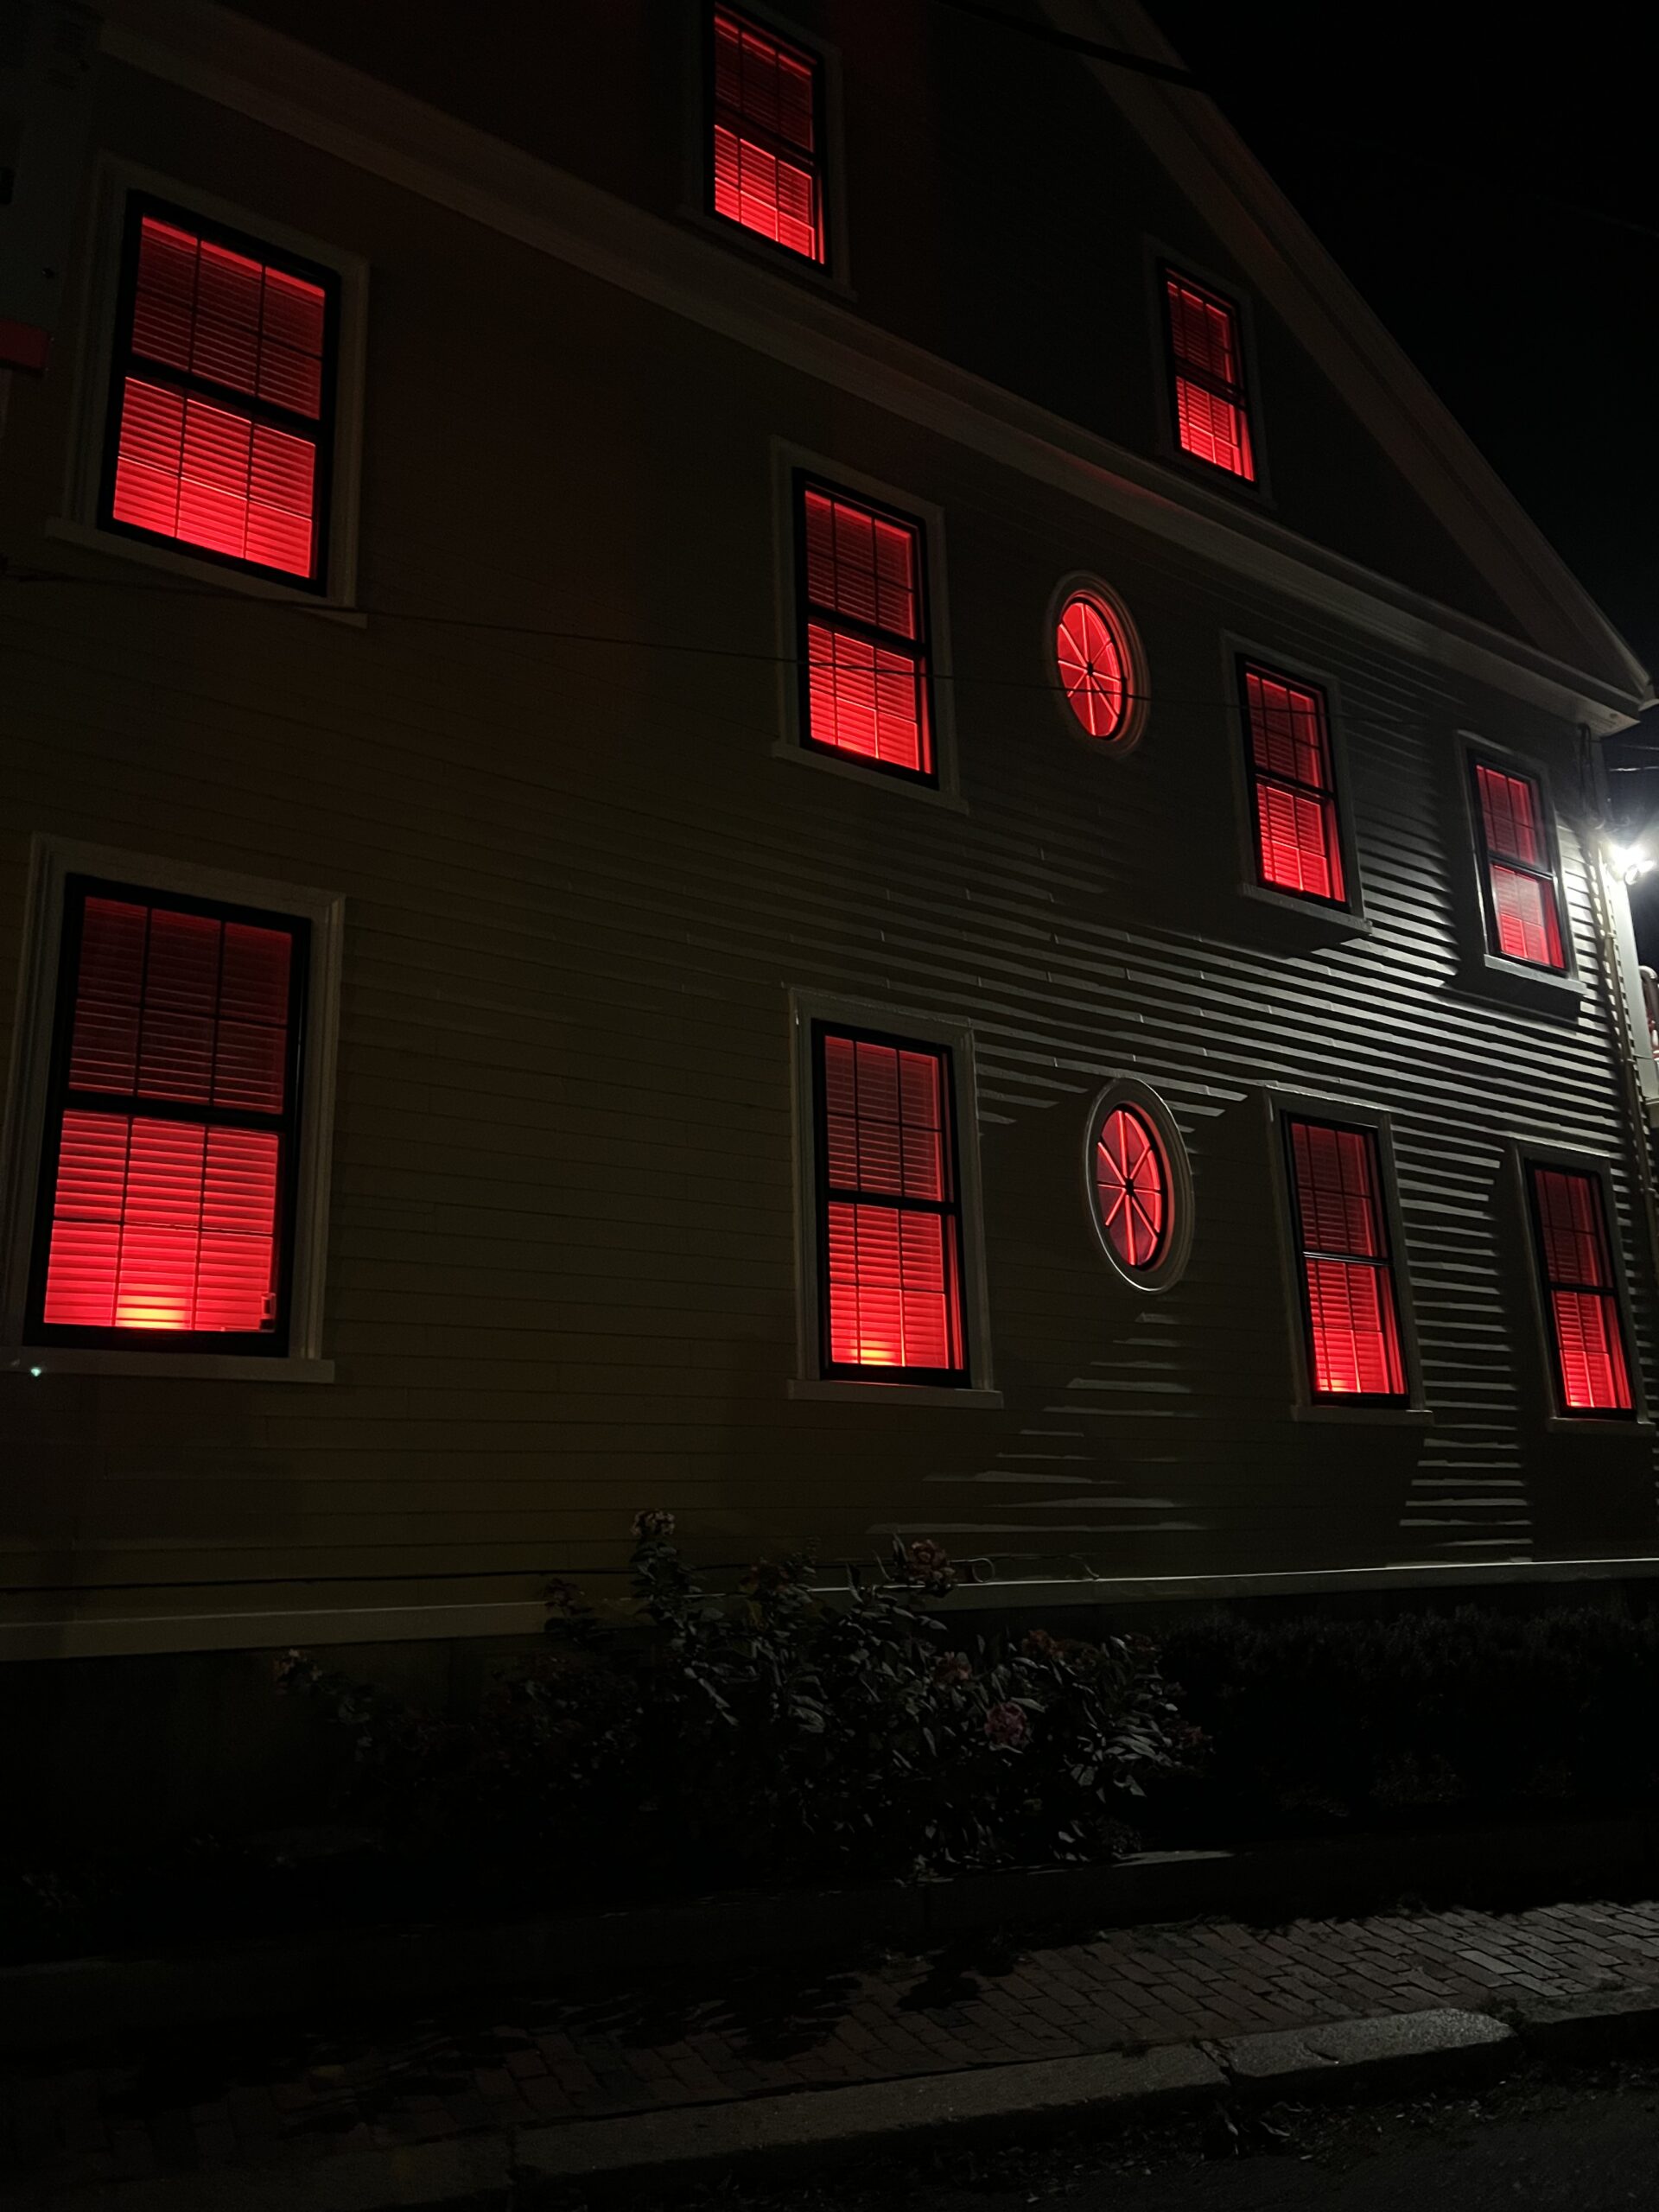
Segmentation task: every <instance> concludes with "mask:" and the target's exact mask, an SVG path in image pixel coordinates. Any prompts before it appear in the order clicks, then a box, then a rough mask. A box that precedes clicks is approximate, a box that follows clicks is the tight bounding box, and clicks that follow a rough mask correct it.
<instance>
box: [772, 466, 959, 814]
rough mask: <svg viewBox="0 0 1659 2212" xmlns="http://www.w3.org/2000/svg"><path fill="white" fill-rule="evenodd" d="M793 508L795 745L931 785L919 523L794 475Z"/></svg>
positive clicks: (933, 749) (923, 551)
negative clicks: (797, 698)
mask: <svg viewBox="0 0 1659 2212" xmlns="http://www.w3.org/2000/svg"><path fill="white" fill-rule="evenodd" d="M793 503H794V523H795V590H796V602H797V628H796V636H797V648H796V649H797V657H798V660H799V664H800V682H801V689H800V727H801V736H802V741H803V743H804V745H805V746H807V747H809V748H810V749H811V750H813V751H815V752H818V753H825V754H829V755H833V756H835V757H836V758H838V759H841V760H851V761H855V762H857V763H858V764H860V765H861V766H865V767H868V768H871V769H875V770H879V771H880V772H882V773H884V774H887V775H891V776H894V777H899V778H902V779H905V780H906V781H909V782H913V783H919V784H928V785H937V784H938V747H937V739H936V734H935V724H934V707H933V687H932V669H931V647H930V640H929V613H928V594H927V536H926V531H925V528H924V526H923V524H922V523H921V522H920V521H919V520H918V519H917V518H915V517H913V516H910V515H905V514H901V513H899V512H898V511H897V510H896V509H893V508H889V507H886V506H883V505H879V504H877V503H876V502H875V501H874V500H871V499H867V498H865V497H863V496H862V495H860V494H855V493H850V492H847V491H843V490H842V489H840V488H839V487H838V486H835V485H833V484H830V483H829V482H826V481H823V480H820V479H817V478H816V477H813V476H810V475H806V474H797V475H796V476H795V479H794V488H793Z"/></svg>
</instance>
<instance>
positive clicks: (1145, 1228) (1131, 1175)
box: [1095, 1106, 1170, 1274]
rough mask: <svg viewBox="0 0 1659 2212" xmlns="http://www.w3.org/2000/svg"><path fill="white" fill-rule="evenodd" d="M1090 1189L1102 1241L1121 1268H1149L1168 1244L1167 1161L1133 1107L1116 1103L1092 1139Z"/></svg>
mask: <svg viewBox="0 0 1659 2212" xmlns="http://www.w3.org/2000/svg"><path fill="white" fill-rule="evenodd" d="M1095 1190H1096V1195H1097V1196H1098V1198H1099V1201H1100V1225H1101V1227H1102V1228H1103V1230H1105V1232H1106V1241H1107V1243H1109V1245H1110V1246H1111V1248H1112V1250H1113V1251H1114V1252H1115V1253H1116V1255H1117V1257H1118V1258H1119V1260H1121V1261H1122V1263H1123V1265H1124V1266H1125V1267H1126V1268H1131V1269H1133V1270H1134V1271H1135V1273H1137V1274H1143V1273H1145V1272H1146V1271H1147V1269H1148V1268H1155V1267H1156V1266H1157V1264H1158V1262H1159V1261H1160V1260H1161V1259H1162V1258H1163V1256H1164V1254H1165V1252H1166V1250H1167V1249H1168V1246H1169V1230H1170V1197H1169V1166H1168V1163H1167V1162H1166V1160H1165V1158H1164V1148H1163V1147H1162V1145H1160V1143H1159V1141H1158V1135H1157V1132H1156V1130H1155V1129H1154V1128H1153V1126H1152V1124H1151V1122H1148V1121H1147V1118H1146V1116H1145V1115H1143V1114H1138V1113H1137V1112H1136V1111H1135V1108H1134V1107H1133V1106H1116V1107H1114V1108H1113V1109H1112V1111H1111V1112H1110V1113H1109V1114H1108V1116H1106V1119H1105V1120H1104V1122H1102V1124H1101V1127H1100V1133H1099V1135H1097V1136H1096V1139H1095Z"/></svg>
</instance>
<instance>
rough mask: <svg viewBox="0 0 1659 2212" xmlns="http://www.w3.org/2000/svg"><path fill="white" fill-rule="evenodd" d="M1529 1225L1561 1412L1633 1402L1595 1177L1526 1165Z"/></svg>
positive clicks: (1613, 1410) (1626, 1409) (1623, 1409)
mask: <svg viewBox="0 0 1659 2212" xmlns="http://www.w3.org/2000/svg"><path fill="white" fill-rule="evenodd" d="M1527 1179H1528V1183H1529V1186H1530V1189H1531V1192H1532V1209H1533V1230H1534V1235H1535V1242H1536V1246H1537V1252H1538V1261H1539V1267H1540V1269H1541V1274H1542V1276H1543V1283H1544V1294H1545V1300H1546V1303H1547V1306H1548V1315H1549V1328H1550V1337H1551V1341H1552V1349H1553V1351H1554V1360H1555V1383H1556V1391H1557V1395H1558V1398H1559V1402H1560V1409H1561V1411H1562V1412H1563V1413H1566V1414H1628V1413H1630V1411H1631V1410H1632V1402H1631V1397H1630V1368H1629V1364H1628V1363H1627V1361H1626V1359H1625V1356H1624V1319H1623V1315H1622V1313H1621V1311H1620V1306H1619V1300H1618V1286H1617V1285H1616V1283H1615V1282H1614V1280H1613V1265H1612V1255H1611V1251H1610V1250H1609V1248H1608V1242H1607V1217H1606V1208H1605V1201H1604V1197H1603V1191H1602V1183H1601V1178H1600V1177H1599V1175H1590V1174H1584V1173H1574V1172H1573V1171H1572V1170H1569V1169H1567V1168H1558V1167H1541V1166H1529V1167H1528V1170H1527Z"/></svg>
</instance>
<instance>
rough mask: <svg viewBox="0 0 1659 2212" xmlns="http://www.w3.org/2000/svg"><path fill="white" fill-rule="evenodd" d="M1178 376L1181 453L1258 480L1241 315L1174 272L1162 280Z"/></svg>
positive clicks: (1176, 424) (1177, 420)
mask: <svg viewBox="0 0 1659 2212" xmlns="http://www.w3.org/2000/svg"><path fill="white" fill-rule="evenodd" d="M1164 301H1165V309H1166V315H1167V318H1168V330H1169V346H1170V354H1171V358H1172V360H1173V370H1174V378H1175V430H1176V435H1177V437H1178V438H1179V442H1180V447H1181V450H1182V452H1183V453H1189V454H1192V456H1193V458H1194V459H1195V460H1198V461H1208V462H1209V464H1210V466H1211V467H1212V468H1219V469H1222V470H1224V472H1225V473H1226V474H1228V475H1230V476H1240V477H1243V479H1244V480H1245V481H1246V482H1254V480H1255V452H1254V449H1253V448H1252V446H1251V442H1250V417H1249V397H1248V395H1247V394H1246V391H1245V388H1244V369H1243V352H1242V349H1241V346H1240V344H1239V335H1238V311H1237V309H1236V308H1234V307H1233V306H1232V305H1231V303H1230V302H1229V301H1226V300H1224V299H1220V298H1218V297H1217V295H1216V294H1215V293H1213V292H1210V291H1206V290H1205V288H1204V287H1203V286H1202V285H1200V284H1195V283H1193V282H1192V280H1191V278H1189V277H1179V276H1177V275H1176V274H1175V272H1174V271H1173V270H1167V271H1166V274H1165V278H1164Z"/></svg>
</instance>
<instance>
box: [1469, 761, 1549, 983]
mask: <svg viewBox="0 0 1659 2212" xmlns="http://www.w3.org/2000/svg"><path fill="white" fill-rule="evenodd" d="M1470 766H1471V770H1472V772H1473V774H1474V779H1475V810H1476V820H1477V823H1478V827H1479V834H1480V840H1481V851H1482V859H1483V861H1484V868H1483V875H1482V882H1481V896H1482V900H1483V903H1484V906H1485V911H1486V940H1487V943H1488V944H1489V945H1490V946H1491V950H1493V951H1494V952H1496V953H1498V954H1500V955H1501V956H1502V957H1503V958H1504V959H1505V960H1518V961H1520V962H1522V963H1523V964H1524V965H1525V966H1527V967H1529V968H1543V969H1548V970H1549V971H1550V972H1551V973H1553V974H1554V975H1557V976H1560V975H1564V974H1565V973H1566V971H1567V937H1566V931H1565V930H1564V929H1563V927H1562V921H1561V891H1560V881H1559V880H1558V878H1557V876H1556V874H1555V861H1554V854H1553V852H1552V849H1551V846H1550V841H1549V835H1548V829H1547V827H1546V824H1545V819H1544V799H1543V790H1542V787H1541V785H1540V784H1539V781H1538V779H1537V778H1536V777H1535V776H1529V775H1526V774H1523V773H1519V772H1516V770H1514V769H1510V768H1500V767H1498V766H1496V765H1495V764H1494V763H1493V762H1491V761H1490V760H1471V763H1470Z"/></svg>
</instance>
